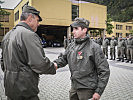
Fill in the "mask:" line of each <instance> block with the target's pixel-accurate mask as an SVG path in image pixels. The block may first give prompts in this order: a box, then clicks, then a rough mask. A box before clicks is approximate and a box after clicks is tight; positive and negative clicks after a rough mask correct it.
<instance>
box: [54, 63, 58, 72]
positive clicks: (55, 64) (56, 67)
mask: <svg viewBox="0 0 133 100" xmlns="http://www.w3.org/2000/svg"><path fill="white" fill-rule="evenodd" d="M54 66H55V69H56V70H57V69H58V66H57V63H55V62H54Z"/></svg>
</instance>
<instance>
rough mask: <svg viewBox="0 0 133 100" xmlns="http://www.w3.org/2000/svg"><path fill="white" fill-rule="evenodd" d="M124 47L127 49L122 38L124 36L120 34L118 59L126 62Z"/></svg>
mask: <svg viewBox="0 0 133 100" xmlns="http://www.w3.org/2000/svg"><path fill="white" fill-rule="evenodd" d="M124 49H125V41H124V39H123V38H122V36H120V37H119V38H118V45H117V55H118V60H117V61H122V62H124Z"/></svg>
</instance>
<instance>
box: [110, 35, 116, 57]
mask: <svg viewBox="0 0 133 100" xmlns="http://www.w3.org/2000/svg"><path fill="white" fill-rule="evenodd" d="M116 45H117V41H116V40H115V36H112V39H111V41H110V56H111V58H110V60H115V57H116V54H115V52H116V50H115V47H116Z"/></svg>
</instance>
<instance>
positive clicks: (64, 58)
mask: <svg viewBox="0 0 133 100" xmlns="http://www.w3.org/2000/svg"><path fill="white" fill-rule="evenodd" d="M67 51H68V47H67V48H66V50H65V52H64V53H62V54H60V55H59V56H58V59H56V60H54V62H55V63H57V65H58V68H61V67H64V66H66V65H67V64H68V61H67Z"/></svg>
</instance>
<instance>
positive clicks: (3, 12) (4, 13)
mask: <svg viewBox="0 0 133 100" xmlns="http://www.w3.org/2000/svg"><path fill="white" fill-rule="evenodd" d="M1 3H3V2H2V1H0V4H1ZM0 15H10V13H9V12H7V11H5V10H4V9H2V8H1V7H0ZM1 26H2V24H1V23H0V27H1Z"/></svg>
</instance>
